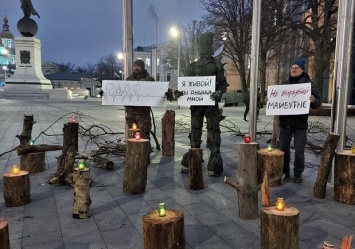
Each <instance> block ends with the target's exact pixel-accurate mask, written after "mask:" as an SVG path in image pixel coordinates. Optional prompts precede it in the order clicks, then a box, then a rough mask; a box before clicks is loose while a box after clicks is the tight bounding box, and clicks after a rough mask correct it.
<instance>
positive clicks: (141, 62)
mask: <svg viewBox="0 0 355 249" xmlns="http://www.w3.org/2000/svg"><path fill="white" fill-rule="evenodd" d="M134 65H136V66H140V67H141V68H143V69H145V64H144V61H143V60H136V61H134V62H133V66H134Z"/></svg>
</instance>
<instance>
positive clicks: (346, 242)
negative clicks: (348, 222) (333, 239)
mask: <svg viewBox="0 0 355 249" xmlns="http://www.w3.org/2000/svg"><path fill="white" fill-rule="evenodd" d="M352 239H353V236H352V235H349V236H345V237H344V238H343V239H342V241H341V247H340V249H351V241H352Z"/></svg>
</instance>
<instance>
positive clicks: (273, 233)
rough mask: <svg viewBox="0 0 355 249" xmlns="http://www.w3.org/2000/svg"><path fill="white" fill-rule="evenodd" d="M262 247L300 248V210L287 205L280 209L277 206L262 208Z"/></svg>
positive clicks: (264, 248)
mask: <svg viewBox="0 0 355 249" xmlns="http://www.w3.org/2000/svg"><path fill="white" fill-rule="evenodd" d="M260 222H261V229H260V231H261V248H262V249H279V248H287V249H298V248H299V232H298V227H299V211H298V209H296V208H293V207H285V210H284V211H278V210H277V209H276V207H275V206H272V207H262V208H261V216H260Z"/></svg>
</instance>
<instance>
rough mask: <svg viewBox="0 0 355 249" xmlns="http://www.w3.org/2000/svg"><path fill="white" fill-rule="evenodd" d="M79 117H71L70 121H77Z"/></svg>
mask: <svg viewBox="0 0 355 249" xmlns="http://www.w3.org/2000/svg"><path fill="white" fill-rule="evenodd" d="M77 122H78V119H77V118H76V117H71V118H70V123H77Z"/></svg>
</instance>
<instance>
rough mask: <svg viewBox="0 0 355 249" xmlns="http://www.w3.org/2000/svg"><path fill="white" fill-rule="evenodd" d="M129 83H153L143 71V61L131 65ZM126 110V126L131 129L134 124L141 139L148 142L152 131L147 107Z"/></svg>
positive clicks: (129, 107)
mask: <svg viewBox="0 0 355 249" xmlns="http://www.w3.org/2000/svg"><path fill="white" fill-rule="evenodd" d="M126 80H131V81H155V80H154V78H153V77H152V76H150V75H149V73H148V72H147V70H146V69H145V64H144V61H143V60H136V61H135V62H134V63H133V72H132V74H131V75H130V76H129V77H128V78H127V79H126ZM125 108H126V124H127V125H128V127H132V125H133V124H134V123H135V124H137V127H138V128H139V129H140V131H141V135H142V138H145V139H149V140H150V134H149V133H150V130H151V129H152V121H151V118H150V107H149V106H125Z"/></svg>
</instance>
